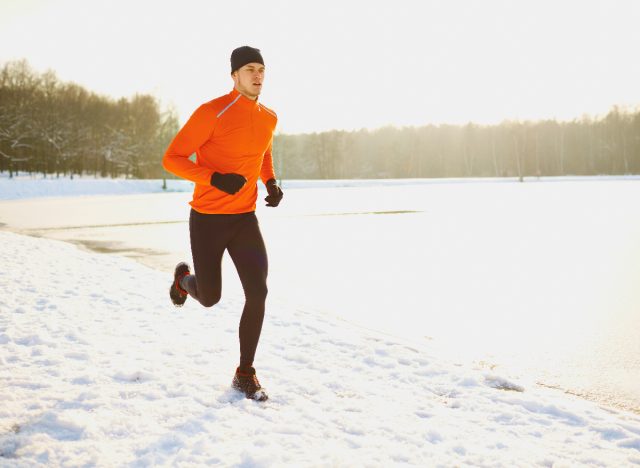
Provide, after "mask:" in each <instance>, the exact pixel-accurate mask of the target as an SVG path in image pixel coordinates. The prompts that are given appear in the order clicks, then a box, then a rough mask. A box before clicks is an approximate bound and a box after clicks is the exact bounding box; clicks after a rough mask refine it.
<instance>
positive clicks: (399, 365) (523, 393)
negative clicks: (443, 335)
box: [0, 232, 640, 467]
mask: <svg viewBox="0 0 640 468" xmlns="http://www.w3.org/2000/svg"><path fill="white" fill-rule="evenodd" d="M0 243H1V244H2V246H3V247H2V250H1V251H0V261H1V262H2V265H3V268H2V269H1V270H0V379H1V386H2V387H1V388H2V402H1V404H0V465H2V466H12V467H13V466H38V465H40V466H81V465H85V466H86V465H98V466H122V465H133V466H151V465H153V466H155V465H163V466H176V465H179V466H187V465H190V464H194V465H195V464H198V465H201V466H209V465H216V464H219V465H222V466H397V465H403V464H406V465H420V466H463V465H466V466H582V465H584V466H616V467H618V466H630V465H640V418H639V417H638V416H636V415H633V414H631V413H626V412H623V411H614V410H607V409H603V408H600V407H598V406H597V405H596V404H594V403H591V402H588V401H585V400H582V399H579V398H577V397H573V396H571V395H565V394H563V393H561V392H558V391H554V390H550V389H546V388H542V387H539V386H536V385H535V384H532V383H531V382H526V381H522V380H519V379H514V378H513V377H512V376H510V375H504V374H501V373H496V372H495V370H492V369H491V368H489V367H483V366H482V365H477V366H471V365H465V364H460V363H456V362H452V361H448V360H447V359H446V358H444V357H442V356H439V355H438V354H437V352H435V350H433V349H431V348H430V347H429V345H428V344H424V345H422V346H416V345H415V344H413V343H407V342H403V341H402V340H400V339H396V338H391V337H389V336H385V335H382V334H379V333H376V332H372V331H369V330H365V329H362V328H358V327H356V326H354V325H351V324H348V323H346V322H343V321H340V320H337V319H335V318H331V317H327V316H320V315H317V314H314V313H310V312H307V311H305V310H300V309H298V308H296V307H295V306H292V305H291V304H286V303H279V302H278V301H274V300H271V299H270V300H269V305H268V311H269V312H268V318H267V320H266V321H265V327H264V330H263V338H262V340H261V343H260V347H259V350H258V360H257V362H256V367H257V369H258V371H259V377H260V379H261V381H262V383H263V384H264V385H265V387H266V388H267V389H268V390H269V392H270V396H271V399H270V400H269V401H268V402H266V403H256V402H253V401H249V400H245V399H243V398H241V397H239V396H238V395H237V394H236V393H234V392H233V391H232V390H231V389H230V386H229V384H230V380H231V376H232V373H233V370H234V366H235V364H236V359H237V354H238V343H237V325H238V318H239V313H240V312H239V311H240V309H241V305H242V298H241V297H239V296H235V297H229V296H227V297H226V298H225V299H224V301H223V302H222V303H221V304H219V305H218V306H216V307H214V308H212V309H204V308H202V307H200V306H199V305H196V304H194V302H193V301H187V304H186V305H185V307H184V308H182V309H175V308H173V306H171V305H170V303H169V301H168V297H167V285H168V282H169V281H170V278H169V277H168V275H167V274H163V273H161V272H158V271H156V270H152V269H149V268H147V267H145V266H142V265H140V264H138V263H136V262H134V261H133V260H130V259H126V258H122V257H118V256H112V255H100V254H94V253H88V252H85V251H81V250H79V249H78V248H76V247H74V246H72V245H69V244H66V243H61V242H57V241H52V240H45V239H35V238H31V237H25V236H19V235H16V234H12V233H7V232H0Z"/></svg>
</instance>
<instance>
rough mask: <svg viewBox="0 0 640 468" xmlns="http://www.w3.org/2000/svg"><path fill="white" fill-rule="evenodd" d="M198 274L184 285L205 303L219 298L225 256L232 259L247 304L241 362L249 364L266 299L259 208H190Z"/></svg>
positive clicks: (190, 293)
mask: <svg viewBox="0 0 640 468" xmlns="http://www.w3.org/2000/svg"><path fill="white" fill-rule="evenodd" d="M189 233H190V236H191V254H192V256H193V269H194V271H193V273H194V274H192V275H189V276H187V277H185V278H184V279H183V280H182V287H183V288H184V289H185V290H186V291H187V292H188V293H189V295H190V296H192V297H193V298H195V299H197V300H198V301H199V302H200V304H202V305H203V306H205V307H211V306H213V305H214V304H216V303H218V301H219V300H220V294H221V292H222V272H221V267H222V255H223V254H224V251H225V250H228V251H229V255H230V256H231V259H232V260H233V263H234V265H235V266H236V269H237V270H238V275H239V276H240V281H241V282H242V288H243V289H244V295H245V304H244V309H243V311H242V317H241V319H240V331H239V335H240V366H241V367H244V368H246V367H250V366H252V365H253V359H254V356H255V354H256V348H257V347H258V340H259V339H260V331H261V330H262V322H263V320H264V305H265V300H266V298H267V270H268V261H267V251H266V248H265V245H264V240H263V239H262V234H261V233H260V226H259V225H258V218H257V217H256V215H255V213H254V212H251V213H242V214H202V213H199V212H197V211H195V210H193V209H192V210H191V215H190V217H189Z"/></svg>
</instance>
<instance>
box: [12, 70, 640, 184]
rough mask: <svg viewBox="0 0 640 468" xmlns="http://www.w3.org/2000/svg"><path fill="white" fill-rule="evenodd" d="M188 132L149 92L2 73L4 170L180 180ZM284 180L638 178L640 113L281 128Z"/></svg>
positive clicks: (278, 155)
mask: <svg viewBox="0 0 640 468" xmlns="http://www.w3.org/2000/svg"><path fill="white" fill-rule="evenodd" d="M178 129H179V124H178V119H177V116H176V114H175V112H173V111H167V112H162V111H161V110H160V106H159V104H158V102H157V100H156V99H155V98H154V97H153V96H149V95H141V94H138V95H135V96H134V97H132V98H131V99H125V98H122V99H119V100H113V99H111V98H108V97H104V96H100V95H97V94H95V93H93V92H90V91H87V90H86V89H84V88H83V87H81V86H79V85H77V84H74V83H65V82H61V81H60V80H58V78H57V77H56V75H55V73H53V72H51V71H48V72H45V73H36V72H34V71H33V70H32V69H31V68H30V67H29V65H28V63H27V62H26V61H25V60H22V61H16V62H9V63H7V64H5V65H4V66H3V67H2V69H1V70H0V172H9V175H10V176H11V175H12V174H13V173H14V172H16V171H24V172H28V173H42V174H44V175H49V174H53V175H61V174H63V175H71V176H73V175H74V174H92V175H95V176H102V177H106V176H110V177H120V176H126V177H135V178H161V177H173V176H171V175H170V174H167V173H166V172H165V171H164V169H163V168H162V165H161V159H162V156H163V154H164V151H165V150H166V148H167V146H168V145H169V143H170V142H171V139H172V138H173V137H174V135H175V134H176V132H177V131H178ZM273 156H274V164H275V166H276V171H277V173H278V175H279V177H282V178H285V179H341V178H406V177H411V178H414V177H415V178H422V177H520V178H523V177H528V176H559V175H621V174H640V109H636V110H623V109H620V108H618V107H613V108H612V109H611V111H610V112H609V113H608V114H607V115H606V116H604V117H601V118H592V117H589V116H584V117H582V118H580V119H575V120H574V121H571V122H558V121H555V120H544V121H535V122H528V121H527V122H520V121H505V122H503V123H501V124H499V125H476V124H472V123H469V124H467V125H426V126H421V127H403V128H397V127H392V126H388V127H383V128H379V129H376V130H365V129H363V130H359V131H337V130H334V131H329V132H322V133H310V134H309V133H307V134H297V135H287V134H277V135H276V136H275V140H274V145H273Z"/></svg>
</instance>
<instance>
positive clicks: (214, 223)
mask: <svg viewBox="0 0 640 468" xmlns="http://www.w3.org/2000/svg"><path fill="white" fill-rule="evenodd" d="M228 216H229V215H211V214H202V213H198V212H197V211H195V210H191V215H190V217H189V234H190V237H191V254H192V256H193V272H194V274H193V275H188V276H185V277H184V278H183V279H182V281H181V283H180V284H181V286H182V288H183V289H184V290H185V291H187V292H188V293H189V295H190V296H191V297H193V298H194V299H196V300H198V302H200V304H202V305H203V306H205V307H211V306H213V305H214V304H217V303H218V301H220V294H221V293H222V255H223V254H224V250H225V248H226V244H227V242H228V240H229V238H230V237H231V235H232V232H231V223H230V222H229V218H228Z"/></svg>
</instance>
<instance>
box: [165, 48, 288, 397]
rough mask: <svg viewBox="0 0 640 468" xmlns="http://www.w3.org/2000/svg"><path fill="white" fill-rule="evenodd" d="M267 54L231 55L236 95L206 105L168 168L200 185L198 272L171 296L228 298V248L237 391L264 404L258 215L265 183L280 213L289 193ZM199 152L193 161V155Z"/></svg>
mask: <svg viewBox="0 0 640 468" xmlns="http://www.w3.org/2000/svg"><path fill="white" fill-rule="evenodd" d="M264 70H265V66H264V60H263V59H262V55H261V53H260V50H259V49H255V48H253V47H248V46H244V47H239V48H237V49H235V50H234V51H233V52H232V53H231V78H232V79H233V83H234V88H233V90H232V91H231V92H230V93H229V94H225V95H223V96H220V97H218V98H216V99H214V100H212V101H209V102H207V103H205V104H203V105H201V106H200V107H199V108H198V109H197V110H196V111H195V112H194V113H193V115H192V116H191V117H190V118H189V120H188V121H187V123H186V124H185V125H184V127H182V129H180V131H179V132H178V134H177V135H176V136H175V138H174V139H173V141H172V142H171V144H170V145H169V148H167V151H166V153H165V155H164V158H163V160H162V165H163V167H164V168H165V169H166V170H167V171H169V172H171V173H173V174H175V175H177V176H179V177H182V178H184V179H187V180H191V181H193V182H195V184H196V185H195V189H194V192H193V200H192V201H191V202H190V205H191V213H190V217H189V233H190V237H191V254H192V257H193V268H194V272H193V274H192V273H191V271H190V269H189V266H188V265H187V264H186V263H184V262H181V263H179V264H178V265H177V266H176V268H175V271H174V281H173V283H172V284H171V287H170V290H169V296H170V297H171V301H172V302H173V304H174V305H176V306H178V307H179V306H182V305H183V304H184V302H185V301H186V300H187V296H191V297H193V298H194V299H196V300H197V301H198V302H200V304H202V305H203V306H204V307H211V306H213V305H214V304H216V303H217V302H218V301H219V300H220V295H221V291H222V281H221V265H222V255H223V254H224V251H225V250H227V251H228V252H229V255H230V256H231V259H232V260H233V263H234V264H235V267H236V269H237V271H238V275H239V277H240V281H241V282H242V287H243V289H244V294H245V305H244V309H243V311H242V318H241V319H240V331H239V335H240V364H239V366H238V367H237V369H236V373H235V376H234V378H233V382H232V386H233V387H234V388H235V389H237V390H239V391H241V392H242V393H244V394H245V395H246V397H247V398H252V399H255V400H258V401H264V400H266V399H267V398H268V397H267V394H266V393H265V391H264V389H262V388H261V386H260V383H259V382H258V379H257V377H256V371H255V369H254V367H253V360H254V356H255V353H256V348H257V346H258V340H259V339H260V331H261V330H262V322H263V319H264V309H265V300H266V296H267V266H268V262H267V252H266V249H265V245H264V241H263V239H262V234H261V233H260V227H259V225H258V219H257V218H256V215H255V209H256V200H257V197H258V187H257V182H258V179H261V180H262V182H263V183H264V184H265V186H266V188H267V192H268V196H267V197H266V198H265V201H266V202H267V206H272V207H276V206H278V204H279V203H280V200H282V190H281V189H280V187H279V186H278V185H277V183H276V177H275V173H274V170H273V161H272V157H271V147H272V142H273V132H274V129H275V127H276V122H277V120H278V118H277V116H276V114H275V113H274V112H273V111H272V110H270V109H268V108H267V107H265V106H264V105H262V103H259V102H258V96H259V95H260V91H261V90H262V84H263V81H264ZM193 153H195V154H196V160H195V162H193V161H192V160H191V159H189V157H190V156H191V155H192V154H193Z"/></svg>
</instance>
